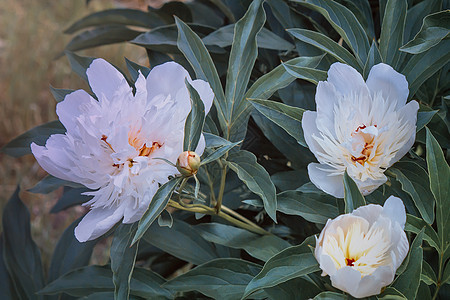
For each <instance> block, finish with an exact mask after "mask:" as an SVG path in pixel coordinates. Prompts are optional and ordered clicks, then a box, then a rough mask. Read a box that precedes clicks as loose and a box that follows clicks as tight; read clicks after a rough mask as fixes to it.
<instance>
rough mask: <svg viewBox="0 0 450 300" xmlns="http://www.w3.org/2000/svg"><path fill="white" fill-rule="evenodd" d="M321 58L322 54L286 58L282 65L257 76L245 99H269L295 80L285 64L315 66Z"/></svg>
mask: <svg viewBox="0 0 450 300" xmlns="http://www.w3.org/2000/svg"><path fill="white" fill-rule="evenodd" d="M322 58H323V56H314V57H297V58H293V59H291V60H288V61H287V62H285V63H284V65H282V64H281V65H279V66H277V67H276V68H275V69H273V70H271V71H270V72H269V73H267V74H264V75H263V76H261V77H259V78H258V80H256V81H255V83H253V85H252V86H251V87H250V89H249V90H248V91H247V93H246V94H245V99H249V98H257V99H269V98H270V96H272V94H273V93H275V92H276V91H278V90H279V89H282V88H284V87H286V86H288V85H289V84H290V83H291V82H293V81H294V80H295V77H293V76H292V75H291V74H290V73H289V72H287V71H286V68H285V65H289V66H298V67H309V68H315V67H317V65H318V64H319V63H320V61H321V60H322Z"/></svg>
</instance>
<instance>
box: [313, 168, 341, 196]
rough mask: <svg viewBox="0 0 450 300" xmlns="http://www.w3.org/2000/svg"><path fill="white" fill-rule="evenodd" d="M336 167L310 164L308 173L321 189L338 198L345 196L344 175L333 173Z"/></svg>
mask: <svg viewBox="0 0 450 300" xmlns="http://www.w3.org/2000/svg"><path fill="white" fill-rule="evenodd" d="M332 172H336V169H335V168H333V167H331V166H328V165H324V164H317V163H310V164H309V165H308V175H309V179H310V180H311V182H312V183H313V184H314V185H315V186H316V187H317V188H319V189H321V190H322V191H324V192H325V193H327V194H330V195H332V196H334V197H336V198H344V183H343V180H344V176H343V175H331V173H332Z"/></svg>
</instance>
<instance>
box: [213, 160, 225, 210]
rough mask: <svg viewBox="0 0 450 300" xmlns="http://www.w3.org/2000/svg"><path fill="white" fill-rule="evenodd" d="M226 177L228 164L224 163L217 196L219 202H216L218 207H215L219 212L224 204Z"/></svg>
mask: <svg viewBox="0 0 450 300" xmlns="http://www.w3.org/2000/svg"><path fill="white" fill-rule="evenodd" d="M226 177H227V166H226V165H224V166H223V169H222V177H221V179H220V188H219V195H218V197H217V202H216V207H215V209H216V212H217V213H219V212H220V208H221V206H222V199H223V193H224V191H225V180H226Z"/></svg>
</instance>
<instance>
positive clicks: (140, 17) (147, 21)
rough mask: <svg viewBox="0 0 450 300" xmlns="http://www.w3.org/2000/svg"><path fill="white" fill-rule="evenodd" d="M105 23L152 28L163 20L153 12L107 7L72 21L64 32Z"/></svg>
mask: <svg viewBox="0 0 450 300" xmlns="http://www.w3.org/2000/svg"><path fill="white" fill-rule="evenodd" d="M105 24H120V25H132V26H138V27H146V28H153V27H157V26H161V25H164V22H163V21H162V20H161V19H160V18H159V17H158V15H157V14H156V13H153V12H143V11H140V10H136V9H123V8H121V9H107V10H103V11H100V12H96V13H93V14H91V15H89V16H86V17H84V18H82V19H80V20H78V21H77V22H75V23H73V24H72V25H71V26H70V27H69V28H67V29H66V30H64V33H74V32H76V31H78V30H81V29H84V28H88V27H92V26H101V25H105Z"/></svg>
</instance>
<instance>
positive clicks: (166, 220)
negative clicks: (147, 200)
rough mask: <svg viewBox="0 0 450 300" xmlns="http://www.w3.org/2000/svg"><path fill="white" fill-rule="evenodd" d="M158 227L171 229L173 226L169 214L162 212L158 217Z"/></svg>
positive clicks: (165, 211)
mask: <svg viewBox="0 0 450 300" xmlns="http://www.w3.org/2000/svg"><path fill="white" fill-rule="evenodd" d="M158 225H159V226H161V227H169V228H172V226H173V218H172V215H171V214H170V212H168V211H167V210H163V211H162V212H161V214H160V215H159V217H158Z"/></svg>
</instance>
